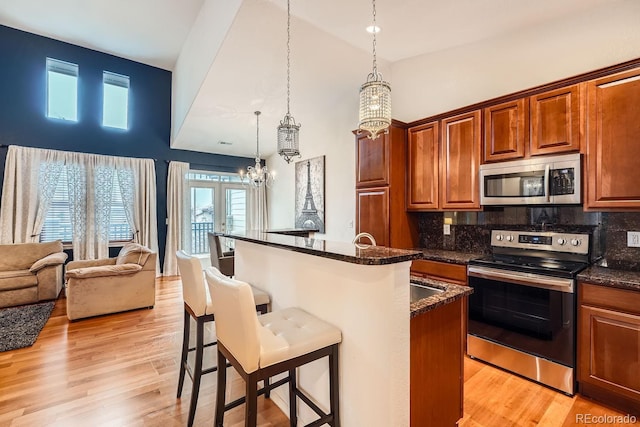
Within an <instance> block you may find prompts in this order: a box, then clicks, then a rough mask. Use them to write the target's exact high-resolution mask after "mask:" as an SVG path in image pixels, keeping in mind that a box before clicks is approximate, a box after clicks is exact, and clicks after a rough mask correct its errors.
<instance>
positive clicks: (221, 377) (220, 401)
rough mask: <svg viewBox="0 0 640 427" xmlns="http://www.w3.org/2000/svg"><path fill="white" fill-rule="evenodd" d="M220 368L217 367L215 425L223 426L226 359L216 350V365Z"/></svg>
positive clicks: (217, 426)
mask: <svg viewBox="0 0 640 427" xmlns="http://www.w3.org/2000/svg"><path fill="white" fill-rule="evenodd" d="M217 366H222V368H219V369H218V371H217V372H218V381H217V384H218V387H217V391H216V418H215V427H223V424H224V403H225V402H224V400H225V394H226V392H227V368H226V366H227V359H226V358H225V357H224V355H223V354H222V352H220V350H218V365H217Z"/></svg>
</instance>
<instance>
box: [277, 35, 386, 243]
mask: <svg viewBox="0 0 640 427" xmlns="http://www.w3.org/2000/svg"><path fill="white" fill-rule="evenodd" d="M296 25H305V24H304V23H303V22H296ZM307 25H308V24H307ZM308 31H310V33H311V37H308V38H305V39H304V40H300V39H296V40H295V48H296V50H295V51H292V53H291V61H292V64H291V75H292V87H291V114H292V115H293V116H294V117H295V119H296V121H298V122H300V123H301V124H302V127H301V128H300V152H301V154H302V160H305V159H309V158H312V157H317V156H323V155H324V156H325V208H326V213H325V226H326V233H325V235H324V236H323V238H325V239H327V240H338V241H351V239H353V236H354V235H355V233H354V228H353V226H350V225H349V223H350V222H353V220H354V218H355V197H354V194H355V172H354V171H355V168H354V165H355V136H354V135H353V134H352V131H353V130H354V129H356V128H357V127H358V96H359V95H358V93H359V89H360V85H361V84H362V83H364V82H365V81H366V79H367V74H369V73H370V72H371V66H372V64H371V60H372V58H371V53H368V52H364V51H360V50H357V49H355V48H353V47H352V46H351V45H348V44H346V43H344V42H343V41H341V40H338V39H336V38H334V37H332V36H330V35H328V34H327V33H324V32H322V31H320V30H318V29H313V28H310V29H308ZM293 37H295V34H293ZM301 51H302V52H303V54H302V55H303V57H302V59H301V54H300V52H301ZM296 52H298V53H296ZM328 57H330V58H331V60H330V61H329V60H327V59H326V58H328ZM378 63H379V64H378V67H379V69H380V71H381V72H382V73H384V77H385V79H388V78H389V74H388V73H389V66H388V65H387V64H386V63H385V62H384V61H380V60H378ZM337 68H340V71H339V72H336V69H337ZM345 76H346V77H345ZM310 80H311V83H310V82H309V81H310ZM314 80H315V81H323V84H324V82H326V81H329V82H330V83H331V85H332V87H334V88H335V96H334V97H332V99H331V100H330V101H329V102H327V103H326V104H322V105H321V104H317V103H315V102H314V101H313V100H309V99H304V95H305V94H304V93H302V92H301V91H299V90H296V83H297V84H299V85H300V86H302V87H304V86H305V85H309V84H312V82H313V81H314ZM283 111H284V110H283ZM274 134H275V132H274ZM300 160H301V159H299V158H295V160H294V161H293V162H292V163H290V164H288V165H287V163H286V162H285V161H284V160H283V159H282V158H281V157H280V156H278V155H277V154H274V155H272V156H270V157H268V158H267V159H266V161H267V165H268V166H269V169H272V170H275V171H276V174H277V175H276V181H275V184H274V185H273V186H272V188H271V189H270V190H269V193H268V195H267V197H268V205H269V228H291V227H293V226H294V224H295V218H294V208H295V162H297V161H300Z"/></svg>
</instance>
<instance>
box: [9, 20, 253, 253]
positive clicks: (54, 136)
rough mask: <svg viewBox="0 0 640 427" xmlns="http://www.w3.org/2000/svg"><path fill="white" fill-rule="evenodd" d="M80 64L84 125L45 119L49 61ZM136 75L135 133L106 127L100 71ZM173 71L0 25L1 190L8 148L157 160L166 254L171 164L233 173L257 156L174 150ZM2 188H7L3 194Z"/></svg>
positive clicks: (80, 116) (162, 241) (80, 120)
mask: <svg viewBox="0 0 640 427" xmlns="http://www.w3.org/2000/svg"><path fill="white" fill-rule="evenodd" d="M47 57H52V58H56V59H60V60H63V61H67V62H72V63H74V64H78V66H79V78H78V122H75V123H67V122H63V121H60V120H52V119H48V118H47V117H46V71H45V68H46V65H45V63H46V58H47ZM103 71H111V72H114V73H118V74H124V75H127V76H129V77H130V79H131V80H130V92H129V130H128V131H122V130H115V129H107V128H103V127H102V125H101V123H102V72H103ZM170 131H171V72H170V71H167V70H162V69H160V68H155V67H151V66H148V65H144V64H141V63H138V62H133V61H129V60H127V59H123V58H118V57H116V56H113V55H108V54H105V53H101V52H97V51H94V50H91V49H86V48H83V47H79V46H75V45H71V44H68V43H64V42H61V41H58V40H53V39H49V38H46V37H41V36H37V35H34V34H30V33H26V32H23V31H19V30H16V29H13V28H9V27H5V26H0V145H2V146H3V147H2V148H0V188H1V184H2V181H3V176H4V164H5V159H6V155H7V148H6V146H7V145H21V146H26V147H39V148H50V149H55V150H64V151H77V152H83V153H94V154H105V155H116V156H123V157H143V158H152V159H155V160H156V179H157V182H156V184H157V189H158V197H157V199H158V208H157V209H158V243H159V245H160V254H159V255H160V257H161V259H162V258H163V256H164V246H165V239H166V230H167V228H166V225H165V217H166V212H167V201H166V194H167V170H168V161H170V160H178V161H183V162H189V163H190V164H191V165H192V167H197V168H198V169H205V170H216V171H221V172H235V171H238V170H239V169H241V168H243V167H245V166H247V165H249V164H251V163H252V159H250V158H244V157H231V156H223V155H216V154H208V153H200V152H194V151H184V150H173V149H171V148H170V147H169V140H170ZM0 191H1V190H0Z"/></svg>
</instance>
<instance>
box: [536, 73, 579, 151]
mask: <svg viewBox="0 0 640 427" xmlns="http://www.w3.org/2000/svg"><path fill="white" fill-rule="evenodd" d="M579 89H580V88H579V86H578V85H573V86H568V87H565V88H561V89H557V90H552V91H549V92H545V93H541V94H539V95H534V96H532V97H531V98H530V110H531V135H530V138H531V145H530V152H531V155H532V156H537V155H543V154H554V153H564V152H570V151H580V90H579Z"/></svg>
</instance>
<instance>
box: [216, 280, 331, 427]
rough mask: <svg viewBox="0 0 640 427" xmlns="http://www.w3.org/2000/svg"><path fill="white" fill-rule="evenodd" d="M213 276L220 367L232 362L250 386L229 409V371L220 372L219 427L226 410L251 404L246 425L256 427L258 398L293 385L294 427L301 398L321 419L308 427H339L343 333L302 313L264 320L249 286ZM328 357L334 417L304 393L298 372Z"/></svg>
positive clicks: (293, 311)
mask: <svg viewBox="0 0 640 427" xmlns="http://www.w3.org/2000/svg"><path fill="white" fill-rule="evenodd" d="M212 272H213V269H207V271H206V272H205V277H206V280H207V284H208V285H209V292H210V293H211V295H212V297H213V310H214V313H215V316H216V335H217V336H218V366H224V365H226V363H227V360H228V361H229V362H231V365H233V367H234V368H235V369H236V371H238V373H239V374H240V375H241V376H242V378H243V379H244V380H245V383H246V396H245V397H242V398H240V399H237V400H235V401H234V402H231V403H229V404H226V405H225V393H226V377H227V375H226V369H221V370H219V371H218V389H217V394H216V416H215V426H216V427H222V426H223V421H224V412H225V411H226V410H228V409H231V408H234V407H236V406H239V405H240V404H242V403H243V402H246V405H245V426H246V427H255V425H256V421H257V399H258V395H260V394H263V393H264V394H266V393H268V392H269V391H270V390H271V389H273V388H276V387H279V386H281V385H283V384H286V383H289V408H290V412H289V420H290V425H291V426H297V421H298V420H297V406H296V398H297V397H299V398H300V399H301V400H302V401H303V402H304V403H306V404H307V406H309V407H310V408H311V409H312V410H313V411H314V412H315V413H316V414H318V416H319V417H320V418H319V419H317V420H316V421H314V422H312V423H310V424H308V426H320V425H324V424H328V425H330V426H333V427H339V426H340V411H339V400H340V399H339V390H338V372H339V371H338V344H339V343H340V342H341V341H342V333H341V331H340V329H338V328H336V327H335V326H333V325H331V324H329V323H327V322H325V321H323V320H320V319H318V318H317V317H315V316H313V315H311V314H309V313H307V312H305V311H303V310H301V309H299V308H287V309H284V310H279V311H276V312H271V313H267V314H265V315H262V316H259V317H258V316H257V315H256V311H255V309H254V306H253V298H252V295H251V286H250V285H249V284H247V283H245V282H242V281H240V280H235V279H231V278H229V277H226V276H222V275H221V274H212ZM325 356H328V357H329V400H330V411H329V413H325V412H323V411H322V410H321V409H320V408H319V407H318V406H317V405H316V404H315V403H314V402H312V401H311V399H310V398H309V397H308V396H307V395H305V394H304V393H303V392H302V391H301V390H299V389H298V387H297V383H296V368H297V367H299V366H302V365H305V364H307V363H309V362H312V361H314V360H317V359H320V358H322V357H325ZM284 372H288V373H289V375H288V376H287V377H286V378H283V379H282V380H279V381H276V382H274V383H273V384H269V383H268V382H266V381H265V386H264V388H263V389H261V390H258V389H257V383H258V382H259V381H261V380H266V379H268V378H269V377H272V376H274V375H278V374H281V373H284ZM267 397H268V395H267Z"/></svg>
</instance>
